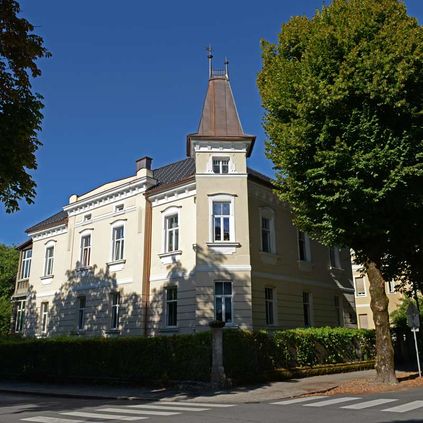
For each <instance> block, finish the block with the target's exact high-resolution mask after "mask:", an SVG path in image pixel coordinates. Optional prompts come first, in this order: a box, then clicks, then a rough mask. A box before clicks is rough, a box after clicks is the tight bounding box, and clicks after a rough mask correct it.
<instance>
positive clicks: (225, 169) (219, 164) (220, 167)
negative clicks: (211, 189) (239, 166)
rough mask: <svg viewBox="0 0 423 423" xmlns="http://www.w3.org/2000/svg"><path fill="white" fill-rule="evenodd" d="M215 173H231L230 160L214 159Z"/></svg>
mask: <svg viewBox="0 0 423 423" xmlns="http://www.w3.org/2000/svg"><path fill="white" fill-rule="evenodd" d="M213 173H218V174H225V173H229V158H228V157H215V158H213Z"/></svg>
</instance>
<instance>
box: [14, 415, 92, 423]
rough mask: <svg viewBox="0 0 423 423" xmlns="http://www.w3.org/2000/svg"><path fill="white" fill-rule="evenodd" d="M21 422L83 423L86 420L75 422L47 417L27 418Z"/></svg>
mask: <svg viewBox="0 0 423 423" xmlns="http://www.w3.org/2000/svg"><path fill="white" fill-rule="evenodd" d="M21 420H23V421H26V422H36V423H83V421H84V420H74V419H61V418H57V417H47V416H35V417H27V418H25V419H21Z"/></svg>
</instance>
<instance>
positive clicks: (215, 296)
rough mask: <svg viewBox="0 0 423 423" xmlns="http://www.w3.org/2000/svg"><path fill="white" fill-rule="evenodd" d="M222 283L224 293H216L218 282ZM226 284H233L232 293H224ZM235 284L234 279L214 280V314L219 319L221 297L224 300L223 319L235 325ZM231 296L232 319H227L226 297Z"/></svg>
mask: <svg viewBox="0 0 423 423" xmlns="http://www.w3.org/2000/svg"><path fill="white" fill-rule="evenodd" d="M218 283H221V284H223V285H222V294H216V284H218ZM225 284H230V285H231V293H230V294H225V293H224V289H225ZM233 297H234V284H233V282H232V281H214V316H215V319H216V320H217V299H218V298H221V300H222V321H223V322H225V323H227V324H229V325H233V323H234V300H233ZM226 298H229V299H230V300H231V319H230V320H228V321H227V320H226V301H225V299H226Z"/></svg>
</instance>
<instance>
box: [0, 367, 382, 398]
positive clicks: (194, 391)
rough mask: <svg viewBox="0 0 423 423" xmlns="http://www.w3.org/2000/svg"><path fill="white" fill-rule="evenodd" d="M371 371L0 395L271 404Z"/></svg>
mask: <svg viewBox="0 0 423 423" xmlns="http://www.w3.org/2000/svg"><path fill="white" fill-rule="evenodd" d="M374 374H375V371H374V370H364V371H359V372H351V373H338V374H332V375H323V376H312V377H309V378H303V379H291V380H289V381H284V382H273V383H269V384H262V385H256V386H247V387H236V388H233V389H228V390H222V391H212V390H208V389H201V388H199V387H195V388H192V387H191V388H185V389H184V387H183V386H181V387H180V389H177V388H172V389H166V388H162V389H160V388H159V389H152V388H143V387H125V386H108V385H59V384H42V383H32V382H16V381H0V392H3V393H5V392H7V393H21V394H34V395H46V396H56V397H65V398H66V397H67V398H87V399H127V400H147V401H154V400H165V399H166V400H167V401H182V400H191V401H198V402H207V401H209V402H221V403H225V402H226V403H248V402H263V401H273V400H279V399H282V398H290V397H297V396H300V395H304V394H310V393H314V392H324V391H327V390H329V389H332V388H335V387H336V386H338V385H339V384H340V383H341V382H345V381H349V380H353V379H357V378H360V377H363V378H369V377H372V376H373V375H374Z"/></svg>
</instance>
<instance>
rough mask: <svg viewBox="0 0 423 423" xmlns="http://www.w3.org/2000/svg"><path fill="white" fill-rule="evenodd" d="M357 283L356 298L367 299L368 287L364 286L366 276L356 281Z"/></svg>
mask: <svg viewBox="0 0 423 423" xmlns="http://www.w3.org/2000/svg"><path fill="white" fill-rule="evenodd" d="M354 283H355V296H356V297H365V296H366V286H365V284H364V276H360V277H359V278H355V279H354Z"/></svg>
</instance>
